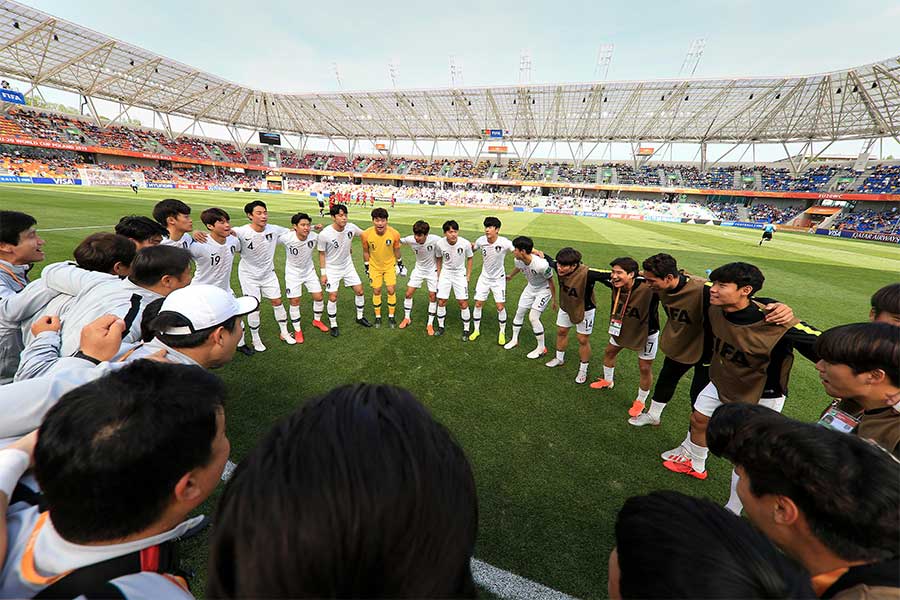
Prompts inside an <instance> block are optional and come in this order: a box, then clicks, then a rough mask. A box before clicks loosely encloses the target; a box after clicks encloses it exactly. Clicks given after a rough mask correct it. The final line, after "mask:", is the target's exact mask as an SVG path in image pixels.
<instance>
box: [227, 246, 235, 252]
mask: <svg viewBox="0 0 900 600" xmlns="http://www.w3.org/2000/svg"><path fill="white" fill-rule="evenodd" d="M228 249H229V250H231V253H232V254H234V246H229V247H228Z"/></svg>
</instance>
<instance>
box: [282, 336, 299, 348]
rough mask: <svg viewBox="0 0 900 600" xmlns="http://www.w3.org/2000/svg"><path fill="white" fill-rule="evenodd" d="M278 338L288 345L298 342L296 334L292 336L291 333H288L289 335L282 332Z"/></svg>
mask: <svg viewBox="0 0 900 600" xmlns="http://www.w3.org/2000/svg"><path fill="white" fill-rule="evenodd" d="M278 339H280V340H281V341H282V342H284V343H285V344H287V345H288V346H293V345H294V344H296V343H297V340H295V339H294V336H292V335H291V334H287V335H283V334H282V335H279V336H278Z"/></svg>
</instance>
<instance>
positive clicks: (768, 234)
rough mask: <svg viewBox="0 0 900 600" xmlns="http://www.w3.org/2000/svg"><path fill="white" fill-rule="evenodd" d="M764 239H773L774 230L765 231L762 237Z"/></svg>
mask: <svg viewBox="0 0 900 600" xmlns="http://www.w3.org/2000/svg"><path fill="white" fill-rule="evenodd" d="M762 239H764V240H771V239H772V232H771V231H763V237H762Z"/></svg>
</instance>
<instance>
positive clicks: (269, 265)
mask: <svg viewBox="0 0 900 600" xmlns="http://www.w3.org/2000/svg"><path fill="white" fill-rule="evenodd" d="M234 231H235V232H236V233H237V235H238V238H239V239H240V240H241V247H240V253H241V262H240V263H238V274H242V275H244V276H249V277H260V278H261V277H265V276H267V275H268V274H269V273H271V272H272V271H274V270H275V248H276V246H278V236H280V235H281V234H283V233H284V232H285V231H289V229H288V228H287V227H281V226H280V225H271V224H267V225H266V227H265V229H263V230H262V231H256V230H255V229H253V228H252V227H251V226H250V224H249V223H247V224H246V225H241V226H240V227H235V228H234Z"/></svg>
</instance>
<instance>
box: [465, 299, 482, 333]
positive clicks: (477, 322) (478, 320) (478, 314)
mask: <svg viewBox="0 0 900 600" xmlns="http://www.w3.org/2000/svg"><path fill="white" fill-rule="evenodd" d="M464 312H466V313H468V312H469V309H466V310H465V311H464ZM472 318H473V319H474V320H475V323H474V324H475V331H481V307H479V306H478V305H476V306H475V308H474V309H473V310H472ZM466 320H467V319H466V318H463V321H466ZM468 329H469V328H468V327H466V330H468Z"/></svg>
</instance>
